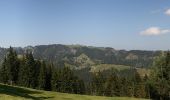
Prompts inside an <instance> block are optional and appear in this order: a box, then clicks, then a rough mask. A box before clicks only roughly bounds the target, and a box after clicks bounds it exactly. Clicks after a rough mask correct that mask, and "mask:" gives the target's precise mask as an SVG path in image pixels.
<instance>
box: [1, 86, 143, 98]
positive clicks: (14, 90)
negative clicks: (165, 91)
mask: <svg viewBox="0 0 170 100" xmlns="http://www.w3.org/2000/svg"><path fill="white" fill-rule="evenodd" d="M0 100H144V99H136V98H129V97H101V96H86V95H76V94H66V93H58V92H49V91H40V90H35V89H29V88H22V87H16V86H15V87H14V86H9V85H3V84H0Z"/></svg>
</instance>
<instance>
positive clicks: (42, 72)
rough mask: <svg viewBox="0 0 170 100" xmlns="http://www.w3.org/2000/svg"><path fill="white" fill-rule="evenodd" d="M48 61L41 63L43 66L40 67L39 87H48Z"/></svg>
mask: <svg viewBox="0 0 170 100" xmlns="http://www.w3.org/2000/svg"><path fill="white" fill-rule="evenodd" d="M46 71H47V70H46V63H45V61H43V62H42V64H41V68H40V73H39V89H43V90H45V89H46V78H47V77H46V76H47V72H46Z"/></svg>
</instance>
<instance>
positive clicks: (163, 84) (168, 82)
mask: <svg viewBox="0 0 170 100" xmlns="http://www.w3.org/2000/svg"><path fill="white" fill-rule="evenodd" d="M63 66H64V65H63ZM132 70H133V74H134V75H133V77H128V76H127V77H124V76H121V75H120V74H119V73H118V72H117V71H116V70H113V71H112V73H111V74H110V75H107V76H105V75H103V73H102V72H97V73H93V75H92V80H91V81H90V82H89V83H86V82H84V81H83V80H82V79H80V78H79V77H78V76H76V75H75V74H74V71H72V70H71V69H69V68H68V67H59V68H58V67H56V66H54V65H53V63H52V62H45V61H43V60H38V59H34V57H33V55H32V53H31V52H27V53H26V54H24V55H23V56H22V57H18V55H17V53H16V51H14V50H13V48H12V47H10V48H9V52H8V54H7V55H6V56H5V58H4V61H3V63H2V65H1V67H0V82H1V83H4V84H11V85H18V86H24V87H29V88H34V89H41V90H47V91H57V92H63V93H75V94H88V95H98V96H111V97H112V96H127V97H137V98H152V99H157V100H169V99H170V52H169V51H168V52H166V53H163V54H162V55H161V56H159V57H157V58H156V59H155V61H154V63H153V67H152V68H151V72H150V74H149V75H145V76H141V75H139V73H138V72H137V70H136V69H132Z"/></svg>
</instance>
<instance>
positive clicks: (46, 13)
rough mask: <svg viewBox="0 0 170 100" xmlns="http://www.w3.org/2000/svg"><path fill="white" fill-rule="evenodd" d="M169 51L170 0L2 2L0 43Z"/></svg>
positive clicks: (0, 8) (15, 0) (0, 2)
mask: <svg viewBox="0 0 170 100" xmlns="http://www.w3.org/2000/svg"><path fill="white" fill-rule="evenodd" d="M48 44H81V45H87V46H97V47H113V48H115V49H127V50H132V49H135V50H136V49H138V50H169V49H170V0H0V47H9V46H15V47H19V46H21V47H25V46H28V45H32V46H35V45H48Z"/></svg>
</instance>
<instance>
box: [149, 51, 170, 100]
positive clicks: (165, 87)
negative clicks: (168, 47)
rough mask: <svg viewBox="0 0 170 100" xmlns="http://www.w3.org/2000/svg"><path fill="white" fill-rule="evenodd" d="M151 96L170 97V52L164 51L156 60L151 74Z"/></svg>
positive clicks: (164, 99) (163, 98)
mask: <svg viewBox="0 0 170 100" xmlns="http://www.w3.org/2000/svg"><path fill="white" fill-rule="evenodd" d="M151 77H152V79H151V81H152V82H151V86H152V87H151V89H152V91H151V96H152V97H157V98H156V99H160V100H168V99H170V52H169V51H168V52H167V53H163V54H162V55H161V56H160V57H158V58H157V59H156V60H155V61H154V65H153V70H152V74H151Z"/></svg>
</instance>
